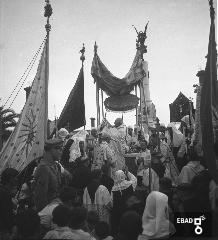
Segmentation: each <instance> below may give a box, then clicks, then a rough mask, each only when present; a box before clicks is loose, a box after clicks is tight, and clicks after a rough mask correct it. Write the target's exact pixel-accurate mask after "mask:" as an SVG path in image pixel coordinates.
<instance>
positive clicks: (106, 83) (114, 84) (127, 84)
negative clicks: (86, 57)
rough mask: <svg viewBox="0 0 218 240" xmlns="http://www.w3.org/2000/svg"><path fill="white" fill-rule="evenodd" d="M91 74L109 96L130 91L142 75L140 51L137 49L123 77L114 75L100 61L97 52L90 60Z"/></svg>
mask: <svg viewBox="0 0 218 240" xmlns="http://www.w3.org/2000/svg"><path fill="white" fill-rule="evenodd" d="M91 74H92V76H93V78H94V82H97V83H98V87H99V88H101V89H102V90H103V91H105V92H106V94H107V95H109V96H118V95H125V94H128V93H130V92H131V91H132V90H133V89H134V86H135V85H136V84H138V83H139V82H140V81H141V80H142V79H143V77H144V70H143V68H142V58H141V51H139V50H137V52H136V56H135V58H134V60H133V63H132V66H131V68H130V70H129V72H128V73H127V74H126V76H125V77H124V78H118V77H115V76H114V75H113V74H112V73H111V72H110V71H109V70H108V69H107V68H106V66H105V65H104V64H103V63H102V61H101V60H100V58H99V56H98V54H97V53H95V55H94V58H93V61H92V69H91Z"/></svg>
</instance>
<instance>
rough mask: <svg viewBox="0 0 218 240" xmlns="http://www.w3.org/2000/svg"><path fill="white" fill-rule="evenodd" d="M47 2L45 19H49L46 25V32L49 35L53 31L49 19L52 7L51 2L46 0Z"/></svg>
mask: <svg viewBox="0 0 218 240" xmlns="http://www.w3.org/2000/svg"><path fill="white" fill-rule="evenodd" d="M45 2H46V5H45V7H44V9H45V12H44V17H47V24H46V25H45V29H46V32H47V33H49V32H50V30H51V25H50V24H49V18H50V17H51V15H52V7H51V4H50V2H49V0H45Z"/></svg>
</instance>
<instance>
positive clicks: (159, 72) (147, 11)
mask: <svg viewBox="0 0 218 240" xmlns="http://www.w3.org/2000/svg"><path fill="white" fill-rule="evenodd" d="M50 3H51V5H52V8H53V14H52V16H51V18H50V24H51V27H52V29H51V32H50V49H49V54H50V58H49V64H50V70H49V96H48V101H49V106H48V109H49V110H48V113H49V119H51V120H54V118H55V116H56V117H58V116H59V115H60V113H61V111H62V109H63V107H64V105H65V103H66V100H67V98H68V95H69V93H70V91H71V89H72V88H73V86H74V84H75V82H76V79H77V76H78V74H79V71H80V68H81V61H80V54H79V51H80V49H81V48H82V44H83V43H84V44H85V48H86V52H85V57H86V60H85V62H84V77H85V106H86V121H87V126H86V128H87V129H89V128H90V125H91V123H90V118H91V117H95V118H96V105H95V104H96V100H95V85H94V81H93V78H92V76H91V64H92V59H93V56H94V43H95V41H96V42H97V45H98V55H99V57H100V58H101V60H102V62H103V63H104V64H105V65H106V66H107V68H108V69H109V70H110V71H111V72H112V73H113V74H114V75H115V76H116V77H119V78H122V77H124V76H125V75H126V73H127V72H128V71H129V68H130V66H131V63H132V61H133V58H134V56H135V53H136V46H135V41H136V37H137V36H136V32H135V30H134V28H133V27H132V25H135V26H136V28H137V29H138V30H139V31H141V30H142V31H143V30H144V27H145V25H146V23H147V22H148V21H149V25H148V29H147V39H146V45H147V49H148V52H147V53H146V54H145V55H144V59H145V60H146V61H148V67H149V73H150V96H151V100H152V101H153V103H154V104H155V106H156V113H157V116H158V118H159V119H160V122H161V123H164V124H168V123H169V119H170V112H169V104H170V103H172V102H173V101H174V100H175V98H176V97H177V96H178V94H179V92H180V91H181V92H182V93H183V94H185V95H186V96H187V97H188V98H189V97H191V98H193V100H194V102H195V98H196V95H195V93H194V88H193V84H196V83H198V78H197V77H196V74H197V72H198V71H199V70H201V69H204V68H205V63H206V59H205V56H206V55H207V48H208V39H209V28H210V15H209V4H208V0H188V1H187V0H50ZM214 4H215V5H216V0H214ZM44 5H45V2H44V1H43V0H41V1H39V0H37V1H36V0H0V98H1V100H0V105H3V104H4V103H5V101H6V100H7V98H8V97H9V96H10V94H11V92H12V90H13V88H14V87H15V86H16V84H17V82H18V81H19V80H20V78H21V76H22V75H23V73H24V72H25V70H26V68H27V66H28V65H29V63H30V61H31V60H32V58H33V56H34V55H35V53H36V51H37V50H38V48H39V46H40V44H41V43H42V41H43V39H44V37H45V35H46V32H45V28H44V25H45V24H46V18H45V17H44ZM38 61H39V59H38V60H37V61H36V64H35V67H34V68H33V69H32V71H31V74H30V75H29V77H28V79H27V81H26V83H25V84H24V85H23V86H22V89H21V91H20V93H19V94H18V96H17V98H16V100H15V101H14V103H13V105H12V108H13V109H14V110H15V111H16V112H18V113H19V112H20V111H21V110H22V108H23V105H24V103H25V91H24V90H23V88H24V87H27V86H29V85H30V84H31V82H32V81H33V79H34V76H35V74H36V68H37V65H38ZM19 86H20V85H19ZM14 95H16V93H15V94H14ZM14 95H13V96H14ZM12 99H13V98H12ZM9 105H10V104H7V105H6V107H9ZM120 116H121V114H120V113H111V112H108V113H107V118H108V120H109V121H110V122H111V123H113V122H114V120H115V118H117V117H120ZM123 117H124V123H125V124H126V125H133V124H135V111H133V112H131V113H125V114H124V115H123Z"/></svg>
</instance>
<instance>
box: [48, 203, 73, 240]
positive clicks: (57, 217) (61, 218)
mask: <svg viewBox="0 0 218 240" xmlns="http://www.w3.org/2000/svg"><path fill="white" fill-rule="evenodd" d="M52 217H53V222H54V223H55V224H56V225H57V227H56V228H55V229H54V230H51V231H49V232H48V233H47V234H46V235H45V237H44V239H74V235H73V233H72V231H71V229H70V228H69V227H68V225H69V220H70V209H69V208H68V207H66V206H64V205H58V206H57V207H56V208H55V209H54V210H53V212H52Z"/></svg>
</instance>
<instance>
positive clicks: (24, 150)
mask: <svg viewBox="0 0 218 240" xmlns="http://www.w3.org/2000/svg"><path fill="white" fill-rule="evenodd" d="M46 52H47V50H46V44H45V46H44V50H43V52H42V56H41V59H40V62H39V66H38V69H37V73H36V76H35V78H34V81H33V83H32V86H31V91H30V94H29V97H28V99H27V101H26V103H25V105H24V108H23V110H22V113H21V116H20V118H19V121H18V123H17V125H16V127H15V129H14V131H13V133H12V134H11V136H10V138H9V140H8V141H7V143H6V144H5V146H4V148H3V149H2V152H1V153H0V172H2V171H3V170H4V169H5V168H7V167H12V168H15V169H17V170H18V171H22V170H23V169H24V168H25V167H26V166H27V165H28V164H29V163H30V162H31V161H32V160H34V159H36V158H39V157H41V156H42V155H43V149H44V142H45V135H44V133H45V131H46V124H47V118H48V117H47V93H48V91H47V86H48V79H47V78H48V73H47V71H48V67H47V66H46V64H47V60H46V58H47V53H46Z"/></svg>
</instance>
